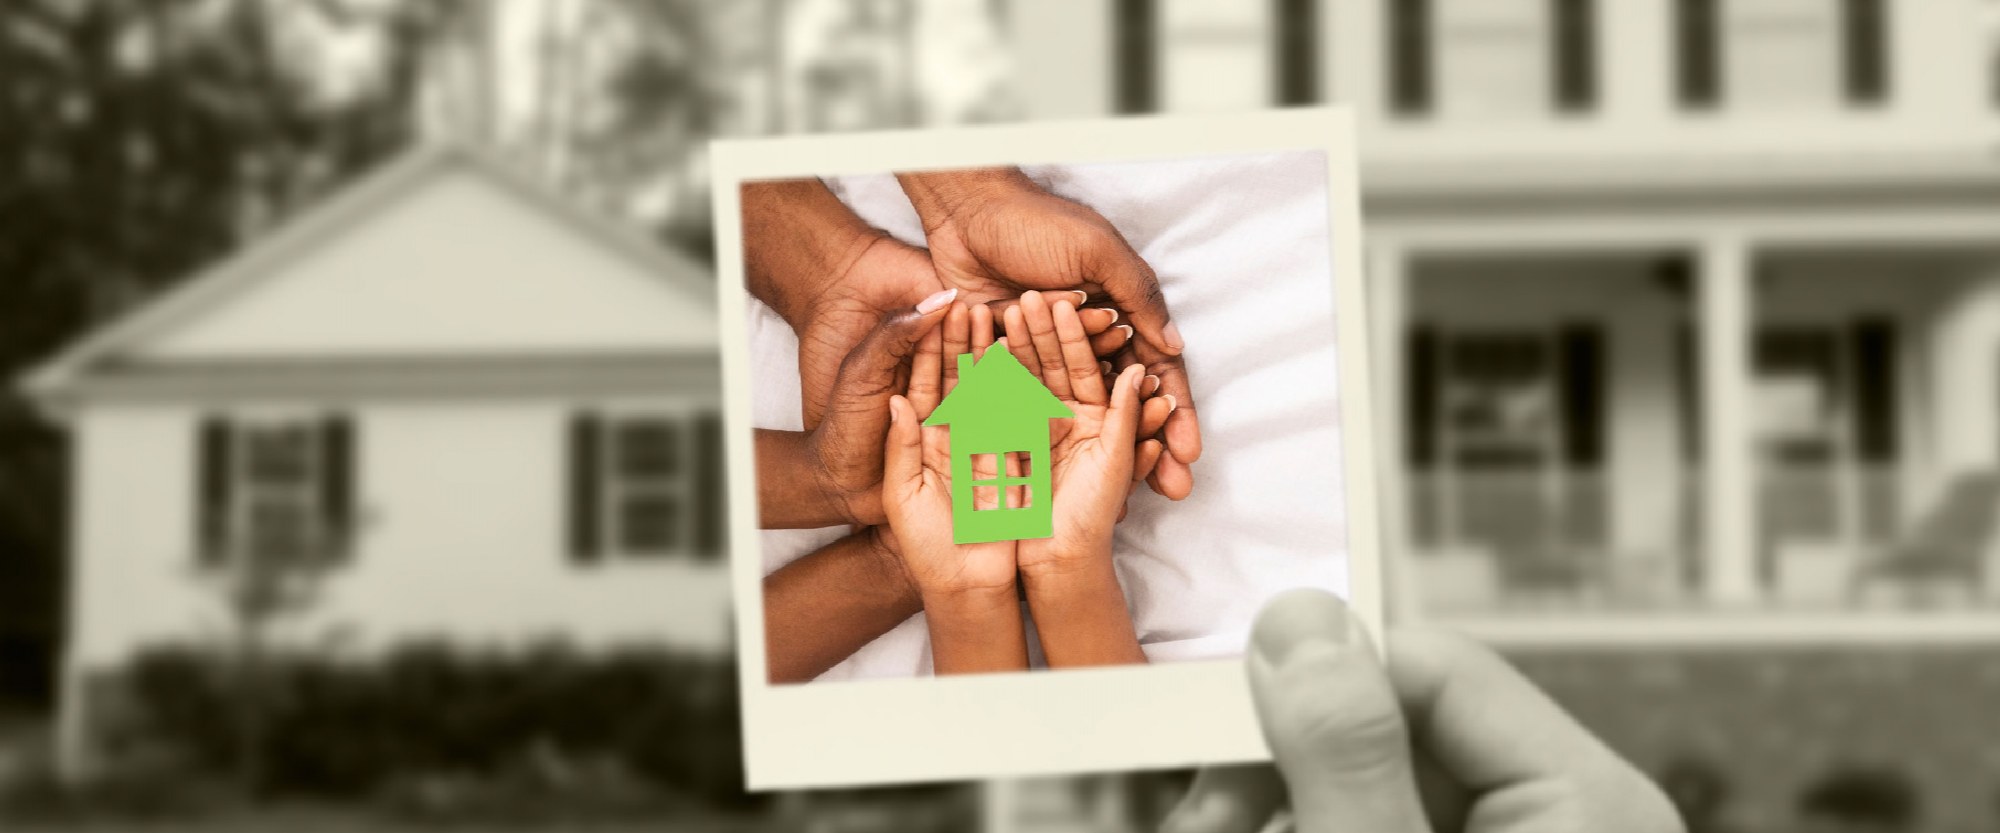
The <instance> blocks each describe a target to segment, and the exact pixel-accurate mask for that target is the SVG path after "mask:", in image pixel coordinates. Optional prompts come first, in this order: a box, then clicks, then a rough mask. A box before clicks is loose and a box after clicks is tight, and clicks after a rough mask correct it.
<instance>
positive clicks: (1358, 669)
mask: <svg viewBox="0 0 2000 833" xmlns="http://www.w3.org/2000/svg"><path fill="white" fill-rule="evenodd" d="M1251 643H1252V645H1253V651H1252V653H1251V656H1250V659H1249V666H1250V689H1251V693H1252V695H1253V696H1254V699H1255V701H1256V704H1257V717H1258V722H1259V723H1261V724H1262V725H1263V727H1264V739H1265V741H1266V742H1268V743H1269V744H1270V746H1271V752H1272V756H1273V757H1274V759H1275V760H1276V762H1277V765H1278V771H1279V773H1280V774H1282V775H1283V777H1284V781H1285V787H1286V789H1287V791H1288V792H1289V793H1290V795H1291V799H1292V813H1293V816H1294V818H1295V820H1296V822H1297V825H1298V830H1299V831H1300V833H1316V832H1317V831H1331V830H1336V829H1338V830H1368V831H1381V833H1428V831H1429V830H1430V825H1429V822H1428V821H1427V820H1426V819H1425V817H1424V811H1423V805H1422V802H1421V800H1420V798H1419V797H1418V794H1417V782H1416V776H1415V775H1414V771H1413V768H1412V767H1411V764H1410V743H1409V733H1408V730H1407V729H1406V727H1405V724H1404V720H1403V712H1402V709H1401V707H1400V706H1399V705H1398V704H1397V699H1396V692H1395V689H1394V688H1393V687H1392V686H1391V685H1390V681H1389V676H1388V673H1387V672H1386V671H1385V670H1384V669H1383V667H1382V664H1381V662H1380V661H1378V660H1377V659H1376V657H1375V652H1374V650H1373V649H1372V648H1371V647H1370V645H1369V641H1368V636H1367V634H1366V633H1365V632H1364V631H1363V630H1362V628H1361V625H1360V624H1359V623H1358V622H1356V621H1355V620H1354V618H1353V617H1352V616H1351V615H1349V613H1348V610H1347V605H1346V604H1345V603H1343V602H1342V601H1341V600H1340V598H1339V597H1337V596H1334V595H1333V594H1331V593H1327V592H1325V591H1322V590H1294V591H1290V592H1287V593H1285V594H1283V595H1280V596H1278V597H1277V598H1275V599H1273V600H1272V601H1271V602H1270V603H1269V604H1267V605H1265V607H1264V610H1263V612H1262V613H1260V614H1259V615H1258V617H1257V624H1256V627H1255V629H1254V630H1253V632H1252V634H1251Z"/></svg>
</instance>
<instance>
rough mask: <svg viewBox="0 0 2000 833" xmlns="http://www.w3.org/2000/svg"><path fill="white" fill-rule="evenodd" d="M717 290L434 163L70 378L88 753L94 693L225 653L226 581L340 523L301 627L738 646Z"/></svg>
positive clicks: (103, 348) (413, 166) (67, 402)
mask: <svg viewBox="0 0 2000 833" xmlns="http://www.w3.org/2000/svg"><path fill="white" fill-rule="evenodd" d="M713 291H714V290H713V282H712V277H711V276H710V275H709V274H708V273H707V270H706V268H705V267H702V266H699V265H698V264H696V263H695V262H693V261H691V260H688V259H686V258H683V257H681V256H679V255H678V254H676V253H674V252H670V251H667V250H664V249H662V248H661V247H659V246H658V245H655V244H654V243H653V242H652V241H650V240H648V239H645V238H643V237H640V236H637V235H632V234H627V233H626V231H625V230H624V229H622V228H619V227H617V226H615V225H614V224H610V223H607V222H605V221H603V220H601V219H598V218H595V217H590V216H585V215H583V214H582V213H579V212H578V211H576V210H574V209H572V208H571V207H570V206H568V205H567V204H566V203H564V202H563V201H562V200H560V199H557V198H553V197H551V196H549V195H547V194H545V193H543V192H542V191H541V190H540V189H538V188H537V187H536V186H535V185H533V184H531V183H529V182H527V181H526V180H524V179H522V178H520V177H517V176H515V175H514V174H512V173H510V172H509V171H508V170H507V169H506V168H505V167H504V165H503V164H501V163H497V162H494V161H491V160H488V159H486V158H484V157H482V156H480V155H478V154H476V153H472V152H468V151H460V150H452V149H442V148H434V149H429V150H424V151H420V152H417V153H414V154H412V155H410V156H408V157H407V158H404V159H402V160H400V161H397V162H394V163H393V164H390V165H387V166H385V167H384V168H382V169H381V170H380V171H379V172H377V173H374V174H372V175H370V176H368V177H365V178H364V179H363V180H362V181H360V182H359V183H357V184H354V185H351V186H349V187H348V188H346V189H345V190H343V191H341V192H340V193H338V194H337V195H336V196H334V197H333V198H331V199H329V200H328V201H326V202H325V203H323V204H321V205H320V206H318V207H316V208H314V209H312V210H310V211H308V212H306V214H305V215H304V216H301V217H298V218H296V219H295V220H294V221H292V222H290V223H289V224H287V225H285V226H283V227H281V228H280V229H278V230H277V231H275V232H274V233H271V234H268V235H266V236H265V237H263V238H262V239H261V240H259V241H258V242H257V243H256V244H255V245H253V246H251V247H250V248H249V249H248V250H246V251H243V252H241V253H239V254H238V255H236V256H235V257H233V258H231V259H229V260H228V261H226V262H224V263H223V264H221V265H220V266H218V267H216V268H215V269H214V270H213V271H211V272H209V273H207V274H204V275H199V276H196V277H194V278H192V279H190V280H188V281H187V282H185V283H184V284H182V285H181V286H179V287H178V288H177V289H176V290H174V291H173V292H171V293H169V294H167V295H166V296H165V297H162V298H160V299H158V300H156V301H155V302H153V303H151V304H149V305H147V306H144V307H142V308H140V309H139V310H137V311H136V312H135V313H134V314H133V315H131V316H129V317H128V318H125V319H123V320H120V321H117V322H115V323H113V324H112V325H110V326H108V327H106V328H104V329H103V330H101V331H99V332H95V333H91V334H89V335H88V336H87V337H85V338H83V339H82V340H81V341H79V342H78V343H77V344H75V345H74V346H73V347H71V348H70V349H69V350H68V351H66V352H64V353H63V354H61V355H60V356H58V357H57V358H55V359H53V360H52V361H50V362H49V363H47V364H46V365H44V366H42V367H41V368H40V369H38V370H37V371H35V372H34V373H33V374H32V375H31V376H30V377H29V378H28V379H27V381H26V385H27V388H28V389H29V390H30V391H31V392H32V394H33V395H34V396H35V397H36V398H37V400H38V401H39V403H40V404H41V406H42V407H43V409H44V410H45V411H46V412H47V414H48V415H49V416H50V417H51V418H53V419H55V420H59V421H60V422H61V423H62V424H63V425H65V426H66V427H67V428H68V430H69V433H70V435H71V438H72V444H73V448H74V451H75V454H74V456H73V461H74V462H73V465H74V467H75V469H74V471H75V482H76V483H77V486H76V496H75V501H74V504H75V512H74V516H73V519H72V523H73V525H74V530H75V532H74V535H75V542H74V548H73V554H72V559H73V564H72V571H71V574H72V576H73V580H72V586H71V588H70V594H71V605H70V622H69V627H68V637H67V645H66V647H65V656H64V679H65V685H64V686H63V692H64V694H63V703H62V715H61V716H62V729H63V733H64V736H65V737H66V738H67V739H68V746H67V751H68V752H70V753H71V755H72V756H73V757H74V756H75V755H76V754H77V753H79V752H82V751H84V750H83V749H82V748H81V747H80V746H79V745H78V742H79V739H80V738H82V737H84V736H85V733H86V727H87V725H88V722H89V718H90V703H89V702H87V700H88V696H87V692H88V691H90V687H89V686H87V685H84V684H83V682H84V681H85V680H86V678H87V677H89V676H90V675H92V674H93V673H94V672H97V671H101V670H104V669H107V668H111V667H115V666H116V665H117V664H118V663H120V662H121V661H122V660H123V659H124V658H126V657H128V656H130V655H131V654H132V653H133V652H134V651H135V650H136V649H138V648H141V647H143V646H145V645H147V644H149V643H154V642H161V641H171V640H212V639H217V638H227V630H228V628H229V627H230V626H231V625H230V622H229V613H228V612H227V608H226V606H225V605H223V604H221V603H220V601H219V597H218V595H217V594H216V593H215V592H213V591H212V588H211V587H210V586H209V585H210V584H211V583H212V582H210V581H207V579H210V578H213V577H214V576H216V575H219V574H223V573H225V572H226V571H230V570H233V569H241V568H242V567H244V566H245V562H243V561H242V560H243V559H273V560H277V561H285V560H295V559H298V558H300V557H301V556H302V554H306V553H308V552H309V551H310V550H311V549H312V548H313V546H314V543H313V542H315V541H319V540H323V539H325V538H326V537H327V536H339V537H340V538H343V539H345V540H347V541H348V544H347V545H346V546H344V547H342V548H341V549H340V550H339V552H338V553H337V554H336V556H335V557H336V558H337V560H338V561H337V563H336V564H335V565H334V566H333V567H332V569H331V570H330V572H328V573H327V574H326V575H325V576H324V577H323V578H322V579H321V585H322V586H321V587H320V589H319V592H318V593H317V600H316V601H315V602H314V603H313V604H312V606H311V608H310V609H309V610H306V611H302V612H301V613H300V615H299V617H298V619H299V621H297V622H296V623H295V625H296V626H295V627H292V628H290V630H291V631H292V636H291V638H298V639H323V638H328V637H330V636H334V635H338V636H339V637H340V638H342V639H344V640H346V641H347V642H346V644H355V643H358V644H359V646H360V647H361V648H362V649H363V650H365V649H366V648H367V647H368V646H373V645H382V644H385V643H387V642H390V641H392V640H398V639H405V638H414V637H433V636H441V637H450V638H453V639H454V640H457V641H460V642H466V643H472V644H480V643H489V642H510V641H515V640H525V639H529V638H533V637H539V636H547V635H561V636H563V637H564V638H568V639H572V640H575V641H577V642H579V643H582V644H586V645H589V644H597V645H602V644H607V643H612V642H618V641H623V640H643V641H646V642H649V643H656V644H657V643H665V644H669V645H681V646H684V647H689V648H692V649H697V650H713V651H718V652H719V651H724V650H726V649H727V646H728V645H729V640H730V632H729V619H728V597H729V592H728V584H727V575H726V573H727V571H726V569H725V564H724V558H723V553H724V540H723V529H722V514H723V507H722V500H723V498H722V492H721V488H720V482H721V477H722V465H723V463H722V460H721V458H720V454H721V450H720V444H719V430H720V420H719V411H720V406H719V396H720V376H719V358H718V354H717V338H718V334H717V331H716V324H715V315H714V302H713V297H714V296H713ZM73 763H75V762H74V761H73Z"/></svg>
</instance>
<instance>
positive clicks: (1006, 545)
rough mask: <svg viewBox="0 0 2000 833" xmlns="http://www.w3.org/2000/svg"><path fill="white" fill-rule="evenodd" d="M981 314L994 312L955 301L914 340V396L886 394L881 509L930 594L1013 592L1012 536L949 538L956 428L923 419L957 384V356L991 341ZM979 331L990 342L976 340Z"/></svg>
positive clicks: (988, 325)
mask: <svg viewBox="0 0 2000 833" xmlns="http://www.w3.org/2000/svg"><path fill="white" fill-rule="evenodd" d="M979 315H990V313H986V311H985V308H984V307H973V308H971V309H968V308H967V307H966V306H965V305H963V304H954V305H952V308H951V311H950V312H949V313H947V314H946V316H945V321H944V325H943V326H942V327H939V328H937V329H934V330H932V331H930V332H929V333H926V334H925V335H924V338H923V340H922V341H921V342H919V343H918V345H917V351H916V355H915V356H914V357H913V358H912V359H911V362H910V385H909V396H907V397H904V396H892V397H890V398H889V420H890V425H889V439H888V444H887V446H886V450H885V451H884V454H883V459H884V472H883V480H882V484H883V493H882V497H883V504H884V506H883V508H884V510H885V514H886V515H887V516H888V519H889V528H890V529H891V530H893V531H894V532H895V534H896V538H897V540H898V542H899V544H900V546H899V549H900V550H901V553H900V554H901V555H902V558H903V564H904V567H905V568H906V569H907V570H908V571H909V573H910V579H911V581H913V582H914V583H915V584H916V585H917V587H918V589H919V591H920V592H922V593H923V594H924V595H926V596H931V595H941V594H954V593H966V592H980V591H985V592H998V591H1002V590H1004V591H1006V592H1007V593H1010V594H1011V593H1012V592H1013V587H1014V542H1012V541H999V542H994V543H988V544H970V545H959V544H955V543H953V542H952V519H951V429H950V428H948V427H945V426H925V425H923V421H924V419H925V418H927V417H929V416H930V413H931V411H933V410H936V408H937V406H938V403H939V402H941V401H942V400H943V398H944V395H945V394H947V393H950V392H951V388H952V387H954V386H956V385H957V383H958V372H957V368H958V362H957V356H958V354H960V353H965V352H974V353H976V354H981V355H983V354H984V353H985V350H986V347H987V346H990V345H991V343H992V341H993V336H992V332H993V328H992V323H991V321H987V322H985V325H986V326H984V327H983V328H981V327H976V326H974V318H975V316H979ZM981 332H983V333H985V336H984V339H983V340H984V342H985V343H984V344H978V345H974V344H972V341H973V339H974V338H976V337H977V336H976V334H977V333H981ZM946 354H949V355H950V358H949V359H947V358H946ZM977 476H980V477H991V476H994V473H993V472H983V473H979V474H978V475H977ZM988 504H991V505H988ZM997 505H998V500H997V499H993V498H989V499H987V500H986V501H984V502H982V503H981V505H980V508H982V509H991V508H995V507H996V506H997Z"/></svg>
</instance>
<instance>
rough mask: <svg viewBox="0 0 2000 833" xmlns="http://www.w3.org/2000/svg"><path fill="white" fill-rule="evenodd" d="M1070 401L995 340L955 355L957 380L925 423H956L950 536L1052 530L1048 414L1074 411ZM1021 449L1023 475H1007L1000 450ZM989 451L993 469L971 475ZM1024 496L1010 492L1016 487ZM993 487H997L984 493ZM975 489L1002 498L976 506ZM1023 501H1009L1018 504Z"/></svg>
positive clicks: (966, 540)
mask: <svg viewBox="0 0 2000 833" xmlns="http://www.w3.org/2000/svg"><path fill="white" fill-rule="evenodd" d="M1074 416H1076V414H1075V413H1074V412H1072V411H1071V410H1070V409H1069V407H1068V406H1066V405H1064V404H1063V403H1062V400H1060V399H1057V398H1056V397H1055V394H1052V393H1049V389H1048V388H1046V387H1043V386H1042V383H1041V381H1040V380H1038V379H1036V378H1035V375H1034V374H1032V373H1029V372H1028V369H1027V368H1025V367H1022V366H1021V362H1020V361H1019V360H1017V359H1015V358H1014V354H1013V353H1011V352H1008V350H1007V346H1006V344H1005V342H1002V343H998V344H995V345H993V347H992V348H991V349H988V350H987V351H986V356H985V358H982V359H980V360H978V361H977V362H974V361H973V359H972V354H970V353H967V354H965V355H962V356H959V357H958V386H957V387H954V388H952V389H951V393H950V394H949V395H947V396H946V397H945V398H944V401H943V402H941V403H939V404H938V407H937V410H935V411H932V412H931V418H930V419H927V420H924V424H925V425H949V426H951V539H952V540H953V541H954V542H957V543H960V544H984V543H987V542H990V541H1020V540H1024V539H1029V538H1047V537H1049V536H1051V535H1054V534H1055V520H1054V518H1055V514H1054V510H1053V505H1052V504H1051V502H1050V501H1048V500H1046V499H1045V496H1046V495H1048V494H1049V493H1050V492H1049V420H1052V419H1067V418H1070V417H1074ZM1006 454H1014V455H1017V456H1018V457H1019V458H1020V460H1021V461H1022V463H1023V471H1024V472H1025V473H1024V474H1020V475H1012V476H1010V475H1008V474H1007V473H1006V471H1005V469H1004V468H1003V467H1002V466H1001V465H999V463H1000V461H1001V460H1002V459H1004V458H1003V456H1002V455H1006ZM977 455H991V457H992V465H991V466H990V467H986V468H985V471H988V472H993V473H994V474H992V475H991V476H988V477H986V478H984V479H980V480H974V479H973V464H972V463H973V457H975V456H977ZM1023 486H1025V487H1026V488H1025V489H1016V491H1019V492H1021V493H1022V494H1020V495H1019V496H1017V497H1015V496H1009V495H1008V491H1009V490H1010V489H1013V488H1014V487H1023ZM986 489H992V490H994V491H993V492H985V491H984V490H986ZM974 490H980V491H981V492H982V493H984V494H988V495H993V496H995V497H998V498H999V500H991V499H989V500H988V503H989V504H991V506H992V508H988V509H978V508H975V507H977V506H978V502H976V501H975V500H973V495H974ZM1017 501H1018V502H1019V503H1020V504H1021V505H1019V506H1014V505H1011V504H1012V503H1014V502H1017Z"/></svg>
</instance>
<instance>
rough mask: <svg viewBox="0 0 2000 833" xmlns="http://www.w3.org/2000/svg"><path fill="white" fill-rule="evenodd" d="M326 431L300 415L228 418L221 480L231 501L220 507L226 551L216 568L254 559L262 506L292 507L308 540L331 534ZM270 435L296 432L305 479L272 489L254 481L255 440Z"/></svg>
mask: <svg viewBox="0 0 2000 833" xmlns="http://www.w3.org/2000/svg"><path fill="white" fill-rule="evenodd" d="M322 425H323V418H322V415H321V414H318V413H316V412H307V411H302V410H289V409H288V410H262V411H249V412H241V411H239V412H232V413H230V414H229V416H228V430H227V433H226V434H225V439H224V441H225V442H227V443H228V444H229V454H228V460H229V465H228V467H227V468H226V469H225V471H224V472H223V474H222V476H223V477H225V478H227V479H228V487H227V491H228V499H227V505H226V506H224V507H222V513H223V523H224V524H225V527H224V529H223V538H222V540H223V542H224V543H223V551H222V553H221V554H220V555H221V561H220V562H218V563H219V564H220V566H223V567H225V568H228V567H235V566H240V565H239V564H238V562H239V560H241V559H243V558H245V557H246V556H250V555H254V552H253V544H254V542H255V541H257V540H258V536H257V535H256V534H255V524H256V521H257V507H258V506H259V505H260V503H264V502H267V501H268V502H272V503H276V504H289V505H290V507H291V509H293V510H294V511H297V512H299V513H300V516H301V517H302V518H303V519H304V521H303V522H304V524H305V535H306V540H312V539H313V538H315V537H321V536H324V535H325V534H326V533H327V525H328V518H326V517H325V512H324V509H325V506H326V500H327V497H328V495H327V493H326V489H327V483H326V472H327V466H326V464H327V460H326V453H327V448H326V438H325V436H324V435H323V433H322V431H321V427H322ZM270 431H293V432H298V434H299V435H300V437H301V439H302V441H303V443H304V448H303V450H302V451H301V452H300V453H301V460H300V461H299V463H300V466H301V469H302V474H301V475H300V476H299V477H298V479H297V480H298V482H295V483H286V484H274V483H269V482H263V481H261V480H260V479H259V478H257V477H256V476H255V472H256V468H257V461H256V460H255V459H253V456H254V455H255V454H256V452H257V448H258V445H259V443H258V442H257V440H258V439H259V437H258V436H257V435H258V434H259V433H260V432H270ZM274 493H275V494H274Z"/></svg>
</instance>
